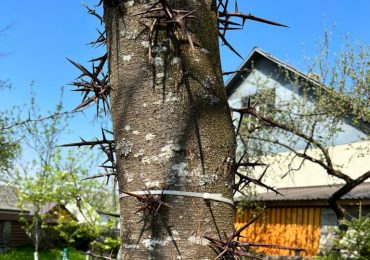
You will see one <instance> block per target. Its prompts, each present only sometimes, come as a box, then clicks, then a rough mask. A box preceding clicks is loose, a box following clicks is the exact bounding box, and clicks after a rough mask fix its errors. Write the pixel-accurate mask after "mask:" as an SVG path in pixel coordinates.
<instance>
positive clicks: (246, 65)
mask: <svg viewBox="0 0 370 260" xmlns="http://www.w3.org/2000/svg"><path fill="white" fill-rule="evenodd" d="M260 59H267V60H269V61H270V62H272V63H274V64H275V65H276V66H278V67H280V68H284V69H286V70H287V71H289V72H290V73H293V74H294V75H297V76H298V77H299V78H300V79H302V80H305V81H307V82H309V83H311V84H312V85H315V86H322V84H321V83H320V81H318V80H316V79H315V78H313V77H309V76H308V75H307V74H305V73H303V72H302V71H300V70H298V69H296V68H294V67H292V66H290V65H289V64H287V63H285V62H283V61H281V60H279V59H278V58H276V57H274V56H272V55H271V54H270V53H267V52H265V51H263V50H262V49H260V48H257V47H254V48H253V50H252V51H251V53H250V54H249V56H248V57H247V59H246V60H245V61H244V62H243V63H242V64H241V65H240V67H239V68H238V69H237V70H236V73H234V74H233V76H231V77H230V78H229V79H228V80H227V82H226V84H225V86H226V93H227V94H228V96H229V94H230V91H231V88H232V87H234V83H235V82H236V81H237V80H238V78H239V77H240V75H241V74H242V73H243V74H244V75H248V74H249V73H250V72H251V70H252V68H253V63H254V62H256V61H258V60H260Z"/></svg>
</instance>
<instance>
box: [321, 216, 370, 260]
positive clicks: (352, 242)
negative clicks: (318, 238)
mask: <svg viewBox="0 0 370 260" xmlns="http://www.w3.org/2000/svg"><path fill="white" fill-rule="evenodd" d="M344 224H345V225H346V226H348V230H347V231H341V230H339V229H338V228H337V229H336V230H335V233H336V237H335V239H334V241H333V242H334V245H335V248H334V250H333V249H326V250H324V252H323V253H324V256H322V257H320V259H322V260H334V259H335V260H347V259H353V260H368V259H370V232H369V230H370V215H368V216H365V217H361V218H359V219H353V220H346V221H345V222H344Z"/></svg>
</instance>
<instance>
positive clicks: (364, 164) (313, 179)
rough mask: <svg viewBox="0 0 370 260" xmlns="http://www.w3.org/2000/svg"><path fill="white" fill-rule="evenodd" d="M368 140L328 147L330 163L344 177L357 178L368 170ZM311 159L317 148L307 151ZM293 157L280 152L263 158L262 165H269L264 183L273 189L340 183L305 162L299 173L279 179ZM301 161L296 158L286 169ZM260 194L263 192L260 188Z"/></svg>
mask: <svg viewBox="0 0 370 260" xmlns="http://www.w3.org/2000/svg"><path fill="white" fill-rule="evenodd" d="M369 147H370V141H362V142H357V143H352V144H344V145H337V146H332V147H329V152H330V154H331V158H332V161H333V164H334V165H335V166H336V167H337V169H340V170H341V171H342V172H344V173H345V174H348V175H349V176H350V177H352V178H357V177H359V176H360V175H362V174H364V173H365V172H366V171H368V170H369V162H370V154H369ZM309 154H310V155H311V156H313V157H315V158H320V152H319V150H318V149H311V150H310V153H309ZM292 157H293V154H292V153H289V152H284V153H279V155H278V156H277V157H273V156H267V157H265V158H263V159H262V161H264V162H265V163H268V164H269V165H270V167H269V169H268V172H267V174H266V175H265V178H264V182H265V183H266V184H268V185H271V186H274V187H276V188H282V187H303V186H317V185H332V184H338V183H342V182H341V181H340V180H339V179H337V178H334V177H330V176H329V175H328V174H327V173H326V171H325V170H324V169H323V168H322V167H320V166H319V165H317V164H315V163H312V162H309V161H305V163H304V164H303V165H302V167H301V168H300V169H299V171H296V172H294V173H292V174H289V175H287V176H286V177H284V178H282V176H283V175H284V174H285V173H286V172H287V169H289V164H290V163H291V159H292ZM300 162H301V160H300V159H296V160H295V161H294V163H293V164H292V165H291V166H290V167H292V168H298V167H299V165H300ZM262 170H263V169H258V168H256V175H257V176H259V174H261V173H262ZM260 191H265V190H263V189H260Z"/></svg>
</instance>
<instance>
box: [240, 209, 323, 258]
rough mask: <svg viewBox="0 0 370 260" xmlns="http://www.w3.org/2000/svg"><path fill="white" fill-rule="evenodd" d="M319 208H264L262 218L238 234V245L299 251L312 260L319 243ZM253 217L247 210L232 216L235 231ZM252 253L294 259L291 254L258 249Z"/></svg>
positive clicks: (292, 252) (287, 251)
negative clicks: (262, 244) (250, 244)
mask: <svg viewBox="0 0 370 260" xmlns="http://www.w3.org/2000/svg"><path fill="white" fill-rule="evenodd" d="M320 214H321V212H320V208H314V207H301V208H299V207H292V208H289V207H285V208H283V207H276V208H267V209H266V210H265V214H264V215H263V216H262V217H260V219H258V220H257V221H256V222H255V223H254V224H252V225H251V226H250V227H248V228H247V229H246V230H244V231H243V232H242V236H243V237H241V238H240V240H241V241H245V242H255V243H267V244H275V245H280V246H289V247H300V248H304V249H305V250H306V252H303V253H301V255H302V256H315V255H316V254H317V252H318V249H319V242H320ZM252 217H253V212H252V210H251V209H245V210H244V211H243V213H242V214H236V217H235V227H236V228H238V227H240V226H242V225H243V224H245V223H246V222H247V221H248V220H250V219H251V218H252ZM256 251H258V252H263V253H265V254H269V255H294V253H295V252H294V251H292V250H283V249H261V248H256Z"/></svg>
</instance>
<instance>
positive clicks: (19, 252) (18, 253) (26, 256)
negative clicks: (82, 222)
mask: <svg viewBox="0 0 370 260" xmlns="http://www.w3.org/2000/svg"><path fill="white" fill-rule="evenodd" d="M61 251H62V249H58V248H56V249H49V250H42V251H40V252H39V260H59V259H61V255H60V253H61ZM33 252H34V251H33V248H32V247H20V248H13V249H11V250H9V251H7V252H5V253H0V259H1V260H33ZM68 255H69V260H85V255H83V254H80V253H78V252H76V251H75V250H74V249H71V248H69V249H68Z"/></svg>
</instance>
